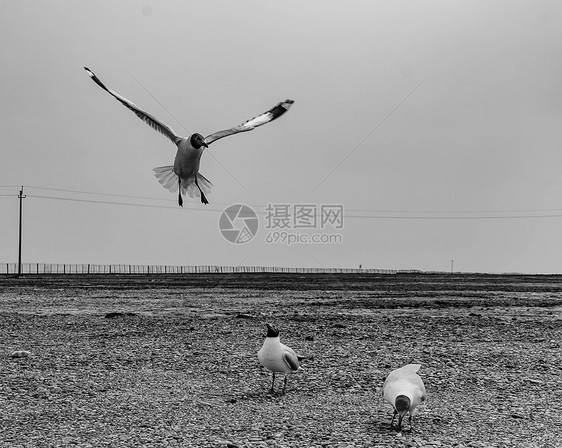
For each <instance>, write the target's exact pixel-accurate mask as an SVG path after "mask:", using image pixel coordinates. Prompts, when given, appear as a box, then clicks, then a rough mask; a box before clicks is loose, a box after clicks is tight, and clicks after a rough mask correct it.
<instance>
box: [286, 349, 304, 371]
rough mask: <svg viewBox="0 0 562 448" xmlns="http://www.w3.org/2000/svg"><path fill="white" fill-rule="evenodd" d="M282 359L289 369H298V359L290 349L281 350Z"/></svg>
mask: <svg viewBox="0 0 562 448" xmlns="http://www.w3.org/2000/svg"><path fill="white" fill-rule="evenodd" d="M283 361H285V363H286V364H287V365H288V366H289V368H290V369H291V370H298V369H299V366H300V365H299V360H298V358H297V356H296V355H295V354H294V353H291V352H290V351H285V352H283Z"/></svg>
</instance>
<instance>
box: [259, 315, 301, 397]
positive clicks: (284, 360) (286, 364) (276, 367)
mask: <svg viewBox="0 0 562 448" xmlns="http://www.w3.org/2000/svg"><path fill="white" fill-rule="evenodd" d="M266 325H267V335H266V337H265V341H264V342H263V345H262V348H261V349H260V350H259V351H258V359H259V361H260V364H261V365H262V366H264V367H265V368H266V369H267V370H269V371H271V372H273V379H272V381H271V389H270V392H271V393H273V392H274V389H273V386H274V384H275V374H276V373H284V374H285V379H284V381H283V393H285V390H286V389H287V375H288V374H289V373H295V372H296V371H298V370H299V369H302V367H300V361H302V360H303V359H305V357H304V356H299V355H297V354H296V353H295V351H294V350H293V349H292V348H290V347H287V346H286V345H285V344H281V341H280V340H279V330H278V329H277V328H275V327H273V326H272V325H270V324H266Z"/></svg>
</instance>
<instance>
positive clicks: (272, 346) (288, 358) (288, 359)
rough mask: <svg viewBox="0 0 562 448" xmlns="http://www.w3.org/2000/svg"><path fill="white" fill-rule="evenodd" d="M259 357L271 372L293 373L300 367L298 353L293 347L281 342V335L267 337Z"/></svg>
mask: <svg viewBox="0 0 562 448" xmlns="http://www.w3.org/2000/svg"><path fill="white" fill-rule="evenodd" d="M258 359H259V361H260V364H261V365H262V366H264V367H265V368H266V369H267V370H269V371H270V372H280V373H292V372H296V371H297V370H298V369H299V368H300V365H299V360H298V357H297V354H296V353H295V351H294V350H293V349H292V348H291V347H287V346H286V345H285V344H281V341H280V340H279V336H277V337H276V338H265V341H264V342H263V345H262V348H261V349H260V350H259V351H258ZM295 367H296V368H295Z"/></svg>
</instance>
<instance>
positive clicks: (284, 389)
mask: <svg viewBox="0 0 562 448" xmlns="http://www.w3.org/2000/svg"><path fill="white" fill-rule="evenodd" d="M286 390H287V374H285V379H284V380H283V393H285V391H286Z"/></svg>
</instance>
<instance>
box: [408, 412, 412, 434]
mask: <svg viewBox="0 0 562 448" xmlns="http://www.w3.org/2000/svg"><path fill="white" fill-rule="evenodd" d="M412 421H413V419H412V416H411V415H410V416H409V417H408V423H409V424H410V431H411V430H412Z"/></svg>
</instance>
